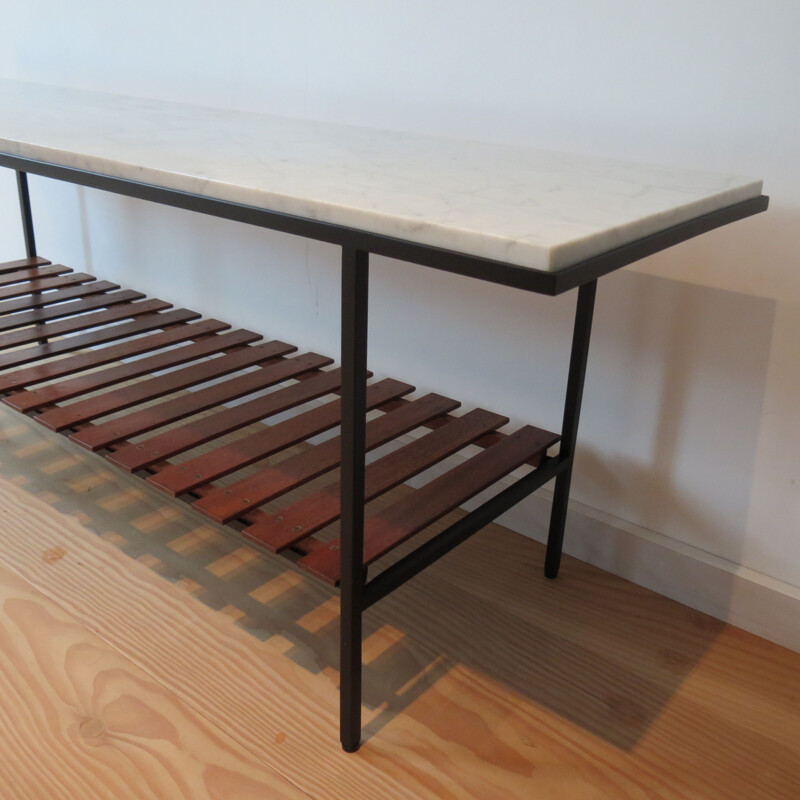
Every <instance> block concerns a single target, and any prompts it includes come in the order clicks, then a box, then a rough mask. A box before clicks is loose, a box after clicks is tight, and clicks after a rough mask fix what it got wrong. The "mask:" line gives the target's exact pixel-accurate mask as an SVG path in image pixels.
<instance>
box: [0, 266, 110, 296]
mask: <svg viewBox="0 0 800 800" xmlns="http://www.w3.org/2000/svg"><path fill="white" fill-rule="evenodd" d="M94 279H95V278H94V275H88V274H87V273H85V272H73V273H72V274H71V275H59V276H57V277H54V278H41V279H39V278H36V279H34V280H32V281H25V283H18V284H15V285H14V286H6V287H5V288H4V289H0V300H10V299H11V298H13V297H22V296H23V295H26V294H34V293H36V292H46V291H48V290H49V289H63V288H65V287H67V286H75V284H77V283H90V282H91V281H93V280H94Z"/></svg>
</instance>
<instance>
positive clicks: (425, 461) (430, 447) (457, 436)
mask: <svg viewBox="0 0 800 800" xmlns="http://www.w3.org/2000/svg"><path fill="white" fill-rule="evenodd" d="M507 422H508V417H501V416H500V415H499V414H492V413H491V412H489V411H484V410H483V409H480V408H477V409H475V410H474V411H470V412H469V413H468V414H465V415H464V416H463V417H458V418H456V419H454V420H451V421H450V422H448V423H447V425H444V426H443V427H441V428H437V429H436V430H435V431H433V432H432V433H429V434H427V435H426V436H423V437H422V438H421V439H417V440H415V441H414V442H411V443H409V444H408V445H406V446H405V447H401V448H400V449H399V450H395V451H394V452H392V453H389V454H388V455H385V456H384V457H383V458H380V459H378V460H377V461H374V462H373V463H372V464H370V465H369V466H368V467H367V469H366V473H365V476H364V497H365V500H372V499H374V498H375V497H377V496H378V495H380V494H383V493H384V492H388V491H389V489H392V488H393V487H395V486H399V485H400V484H401V483H403V482H404V481H407V480H408V479H409V478H411V477H413V476H414V475H418V474H419V473H420V472H423V471H424V470H426V469H428V467H431V466H433V465H434V464H437V463H438V462H439V461H441V460H442V459H445V458H447V457H448V456H450V455H452V454H453V453H455V452H457V451H458V450H461V449H462V448H464V447H466V446H467V445H468V444H470V443H472V442H474V441H475V439H477V438H478V437H479V436H481V435H482V434H484V433H486V432H487V431H493V430H496V429H497V428H499V427H501V426H502V425H505V424H506V423H507ZM339 492H340V485H339V483H334V484H331V485H330V486H326V487H325V488H324V489H322V490H321V491H319V492H316V493H315V494H313V495H310V496H309V497H304V498H303V499H302V500H298V501H297V502H296V503H293V504H292V505H290V506H287V507H286V508H282V509H281V510H280V511H279V512H277V513H276V514H270V515H269V516H268V517H267V518H266V519H265V520H264V521H263V522H261V523H259V524H257V525H251V526H250V527H248V528H245V530H243V531H242V533H243V534H244V535H245V536H246V537H247V538H248V539H251V540H252V541H255V542H257V543H258V544H260V545H262V546H264V547H266V548H268V549H269V550H272V552H273V553H279V552H281V550H285V549H286V548H287V547H291V546H292V545H294V544H296V543H297V542H298V541H300V540H301V539H305V538H306V537H307V536H310V535H311V534H312V533H315V532H316V531H318V530H321V529H322V528H324V527H325V526H326V525H330V523H331V522H335V521H336V520H337V519H339Z"/></svg>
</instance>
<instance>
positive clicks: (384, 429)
mask: <svg viewBox="0 0 800 800" xmlns="http://www.w3.org/2000/svg"><path fill="white" fill-rule="evenodd" d="M457 407H458V402H457V401H455V400H451V399H450V398H448V397H442V396H441V395H438V394H428V395H425V397H420V398H419V400H415V401H414V402H413V403H409V404H408V405H407V406H405V407H404V408H400V409H398V410H397V411H394V412H392V413H389V414H384V415H383V416H381V417H378V418H377V419H373V420H370V422H368V423H367V431H366V449H367V450H373V449H374V448H376V447H380V446H381V445H382V444H385V443H386V442H389V441H391V440H392V439H394V438H396V437H398V436H402V435H403V434H404V433H408V431H410V430H413V429H414V428H418V427H419V426H420V425H421V424H422V423H424V422H425V420H427V419H430V418H431V417H435V416H438V415H439V414H446V413H447V412H448V411H452V410H453V409H454V408H457ZM340 458H341V439H340V437H338V436H337V437H336V438H334V439H329V440H328V441H327V442H323V443H322V444H320V445H316V446H315V447H312V448H310V449H309V450H306V451H305V452H303V453H300V454H298V455H296V456H292V457H290V458H287V459H285V460H284V461H282V462H281V463H280V464H276V465H275V466H274V467H267V468H265V469H263V470H261V471H259V472H257V473H256V474H255V475H252V476H250V477H249V478H245V479H244V480H241V481H239V482H238V483H235V484H233V485H231V486H226V487H224V488H219V489H217V490H216V491H214V492H211V493H210V494H208V495H207V496H205V497H202V498H200V499H199V500H197V501H195V502H194V503H192V507H193V508H196V509H197V510H198V511H200V512H201V513H203V514H205V515H206V516H208V517H211V518H212V519H214V520H216V521H217V522H228V521H230V520H231V519H234V518H235V517H237V516H239V515H240V514H243V513H244V512H246V511H249V510H250V509H253V508H257V507H258V506H260V505H262V504H263V503H266V502H267V501H268V500H272V499H274V498H275V497H278V496H279V495H280V494H283V493H284V492H286V491H288V490H289V489H292V488H294V487H297V486H301V485H302V484H303V483H307V482H308V481H310V480H313V479H314V478H316V477H318V476H320V475H323V474H324V473H326V472H328V471H329V470H331V469H333V468H334V467H336V466H337V465H338V464H339V461H340Z"/></svg>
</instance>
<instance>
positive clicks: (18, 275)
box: [0, 264, 72, 286]
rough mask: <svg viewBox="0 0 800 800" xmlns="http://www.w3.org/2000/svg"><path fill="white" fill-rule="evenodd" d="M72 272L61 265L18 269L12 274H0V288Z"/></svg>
mask: <svg viewBox="0 0 800 800" xmlns="http://www.w3.org/2000/svg"><path fill="white" fill-rule="evenodd" d="M69 272H72V270H71V269H70V268H69V267H65V266H64V265H63V264H51V265H50V266H48V267H28V268H27V269H18V270H15V271H13V272H5V273H0V286H10V285H11V284H12V283H21V282H22V281H32V280H36V279H37V278H49V277H50V276H53V275H66V274H67V273H69Z"/></svg>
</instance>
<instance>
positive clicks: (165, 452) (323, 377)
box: [107, 369, 342, 472]
mask: <svg viewBox="0 0 800 800" xmlns="http://www.w3.org/2000/svg"><path fill="white" fill-rule="evenodd" d="M341 382H342V378H341V374H340V370H338V369H337V370H332V371H331V372H323V373H322V374H320V375H316V376H315V377H313V378H309V379H308V380H304V381H302V382H301V383H298V384H295V385H293V386H287V387H286V388H285V389H280V390H279V391H277V392H272V393H271V394H269V395H267V396H266V397H257V398H255V399H253V400H249V401H248V402H247V403H242V404H241V405H238V406H236V407H234V408H226V409H224V410H223V411H219V412H217V413H216V414H214V416H213V417H210V418H204V419H200V420H196V421H195V422H190V423H189V424H187V425H181V426H180V427H178V428H174V429H173V430H170V431H165V432H164V433H160V434H158V435H157V436H151V437H150V438H149V439H146V440H145V441H143V442H139V443H138V444H131V445H127V446H125V447H121V448H120V449H119V450H116V451H115V452H113V453H111V454H110V455H108V456H107V458H108V460H109V461H111V462H112V463H113V464H116V465H117V466H118V467H122V469H124V470H126V471H128V472H135V471H136V470H139V469H144V468H145V467H149V466H151V465H152V464H155V463H157V462H159V461H163V460H164V459H167V458H171V457H172V456H175V455H177V454H178V453H183V452H186V451H187V450H191V449H193V448H195V447H199V446H200V445H202V444H205V443H206V442H210V441H212V440H213V439H217V438H219V437H221V436H225V435H226V434H228V433H232V432H233V431H236V430H239V429H240V428H244V427H246V426H247V425H250V424H252V423H253V422H257V421H258V420H262V419H266V418H267V417H271V416H272V415H273V414H280V413H281V412H283V411H287V410H288V409H290V408H294V407H295V406H299V405H302V404H303V403H306V402H308V401H309V400H314V399H315V398H317V397H322V396H323V395H326V394H330V393H331V392H334V391H336V390H337V389H338V388H339V387H340V385H341Z"/></svg>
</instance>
